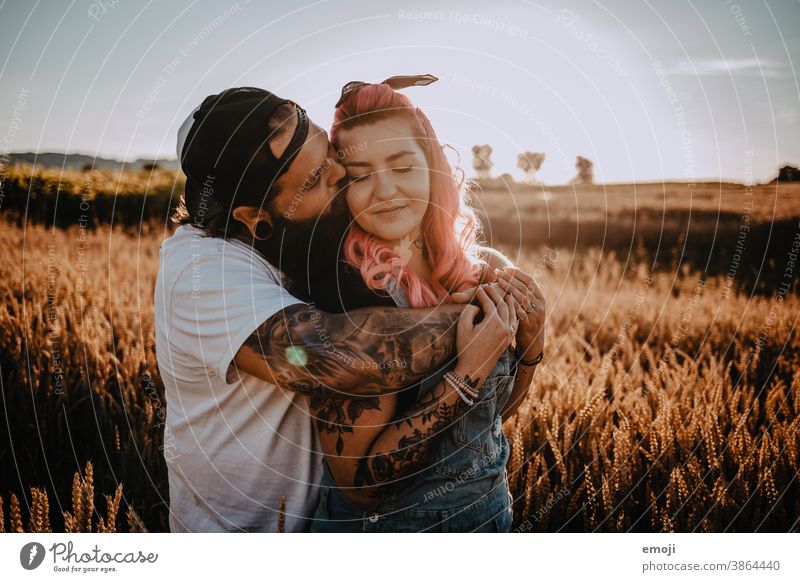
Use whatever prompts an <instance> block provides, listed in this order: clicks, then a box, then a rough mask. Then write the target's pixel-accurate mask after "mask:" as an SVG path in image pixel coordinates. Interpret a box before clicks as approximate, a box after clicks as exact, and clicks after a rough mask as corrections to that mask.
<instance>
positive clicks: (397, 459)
mask: <svg viewBox="0 0 800 582" xmlns="http://www.w3.org/2000/svg"><path fill="white" fill-rule="evenodd" d="M478 299H479V300H480V302H481V308H482V311H483V319H482V320H481V321H480V322H479V323H475V318H476V316H477V315H478V313H480V312H481V309H478V308H477V307H475V306H468V307H467V308H466V309H465V310H464V313H463V314H462V315H461V317H460V318H459V321H458V339H457V341H458V363H457V365H456V368H455V370H454V372H455V373H456V374H457V375H458V376H459V377H461V378H465V379H466V380H467V382H469V383H470V384H471V385H472V386H473V387H474V388H476V389H477V388H479V387H480V385H481V384H483V381H484V380H485V379H486V377H487V376H488V374H489V373H491V370H492V368H493V367H494V365H495V363H496V362H497V359H498V357H499V356H500V354H501V353H502V352H503V350H504V349H505V348H506V347H507V346H508V344H509V343H510V341H511V339H512V337H513V331H511V330H512V329H513V328H512V319H515V318H516V315H515V314H514V309H513V300H512V299H511V297H510V296H508V297H503V296H502V294H501V293H500V292H499V291H497V290H496V289H489V290H488V292H487V291H484V290H483V289H481V290H480V291H479V292H478ZM396 407H397V397H396V396H395V395H387V396H382V397H372V398H366V399H361V400H346V399H343V398H337V397H336V396H331V395H323V396H321V397H312V398H311V410H312V415H313V416H314V418H315V427H316V429H317V432H318V434H319V437H320V442H321V444H322V449H323V451H324V453H325V455H326V459H327V462H328V467H329V468H330V469H331V472H332V474H333V477H334V479H335V481H336V484H337V486H338V487H339V488H340V491H341V492H342V494H343V495H344V496H345V497H346V498H347V499H349V500H350V501H351V502H352V503H355V504H357V505H360V506H362V507H365V508H373V507H375V506H377V505H378V504H379V503H380V500H381V499H382V498H383V497H384V496H385V495H386V494H387V493H388V492H389V491H390V490H391V489H392V488H393V487H395V486H397V485H398V480H400V479H401V478H403V477H405V476H407V475H408V474H409V473H410V472H412V471H413V470H415V469H421V468H424V467H423V466H422V463H423V462H424V460H425V458H426V456H427V454H428V451H429V449H430V445H431V442H432V440H433V439H434V437H436V436H437V435H438V434H440V433H441V432H442V431H444V430H446V429H447V428H448V427H450V425H451V424H452V423H453V422H454V421H455V420H457V419H458V418H459V416H460V415H461V414H463V413H464V412H465V411H466V410H467V405H466V404H465V403H464V402H463V401H462V400H461V398H460V397H459V395H458V393H457V392H455V391H454V390H453V389H452V388H451V387H450V386H449V385H448V384H446V383H445V382H439V383H438V384H437V385H436V387H435V388H434V389H433V390H432V391H430V392H429V393H427V394H426V395H425V396H423V397H422V398H421V399H420V401H419V402H417V403H416V404H415V405H414V406H412V407H411V408H410V409H408V410H406V411H404V412H403V414H402V417H401V418H395V413H396ZM393 419H394V420H393Z"/></svg>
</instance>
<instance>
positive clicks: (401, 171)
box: [393, 166, 414, 174]
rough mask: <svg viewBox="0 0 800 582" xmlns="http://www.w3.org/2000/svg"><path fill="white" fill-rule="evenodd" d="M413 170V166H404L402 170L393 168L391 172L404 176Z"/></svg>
mask: <svg viewBox="0 0 800 582" xmlns="http://www.w3.org/2000/svg"><path fill="white" fill-rule="evenodd" d="M413 169H414V166H405V167H403V168H393V170H394V171H395V172H399V173H400V174H405V173H407V172H410V171H411V170H413Z"/></svg>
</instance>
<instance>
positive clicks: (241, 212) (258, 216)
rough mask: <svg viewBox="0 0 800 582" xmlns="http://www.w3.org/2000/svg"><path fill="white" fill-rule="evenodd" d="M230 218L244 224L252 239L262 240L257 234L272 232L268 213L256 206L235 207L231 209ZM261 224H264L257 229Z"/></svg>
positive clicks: (270, 218)
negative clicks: (266, 231)
mask: <svg viewBox="0 0 800 582" xmlns="http://www.w3.org/2000/svg"><path fill="white" fill-rule="evenodd" d="M231 216H233V218H234V220H238V221H239V222H241V223H242V224H244V225H245V226H246V227H247V230H249V231H250V234H251V235H252V236H253V238H257V239H261V238H264V237H263V236H259V234H262V235H263V233H264V231H265V230H269V231H271V230H272V217H271V216H270V215H269V212H267V211H266V210H265V209H263V208H259V207H258V206H237V207H236V208H234V209H233V213H232V214H231ZM262 222H265V223H266V224H262V225H261V226H260V227H259V223H262ZM267 225H269V226H268V227H267V229H265V228H264V227H265V226H267Z"/></svg>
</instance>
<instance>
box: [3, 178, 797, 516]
mask: <svg viewBox="0 0 800 582" xmlns="http://www.w3.org/2000/svg"><path fill="white" fill-rule="evenodd" d="M632 188H633V187H632V186H612V187H608V188H607V189H606V193H605V194H606V195H605V196H604V195H603V192H602V189H599V188H594V189H592V190H586V191H579V192H578V194H577V195H573V194H572V190H571V189H560V191H559V190H557V189H551V190H552V191H553V194H552V196H553V198H551V200H549V201H547V204H545V201H544V200H541V199H538V198H536V195H535V194H532V193H530V192H525V191H520V192H518V193H517V194H516V196H515V197H514V198H515V199H516V200H517V201H518V205H519V206H520V207H521V208H522V211H521V212H522V214H521V215H522V216H523V220H521V221H520V220H519V219H516V220H517V222H518V223H521V224H523V225H526V226H525V228H526V229H528V230H529V231H534V234H535V236H533V235H530V236H528V235H525V236H522V237H520V240H515V235H514V232H516V231H512V230H510V228H511V227H510V226H509V225H510V224H511V223H510V222H509V223H508V224H506V223H504V222H503V221H511V222H513V221H514V220H515V217H514V215H513V214H512V211H513V206H512V205H511V204H510V202H509V200H507V199H508V198H509V196H508V194H503V193H499V192H483V193H481V194H480V195H479V198H480V203H481V204H483V205H484V206H485V208H486V209H487V215H488V216H489V219H490V224H489V226H488V227H487V229H486V230H487V234H488V235H490V237H491V238H492V239H493V241H494V242H495V243H496V244H500V245H501V246H503V247H504V248H505V249H506V250H507V252H509V254H511V255H512V256H513V257H514V258H515V259H516V260H517V262H518V263H519V264H520V266H522V267H523V268H525V269H527V270H528V271H530V272H532V273H534V274H535V276H536V277H537V279H538V280H539V281H540V282H541V283H542V285H543V287H544V290H545V294H546V296H547V301H548V305H547V309H548V317H547V327H546V330H547V338H548V339H547V343H548V348H547V350H546V357H545V360H544V363H543V365H541V366H540V367H539V369H538V370H537V372H536V377H535V379H534V385H533V387H532V389H531V392H530V395H529V397H528V399H527V401H526V402H525V403H524V404H523V406H522V408H521V409H520V412H519V414H518V415H517V417H516V418H514V419H512V420H511V421H509V422H508V423H507V424H506V427H505V428H506V431H507V434H508V436H509V437H510V439H511V443H512V458H511V462H510V465H509V468H508V469H509V479H510V482H511V486H512V492H513V494H514V497H515V523H514V526H515V528H517V529H518V530H520V531H681V532H683V531H740V532H742V531H744V532H747V531H795V532H797V531H800V526H799V525H798V518H800V495H799V493H800V483H798V479H797V477H798V466H800V462H799V461H800V460H799V459H798V455H799V454H800V452H799V451H800V433H798V428H800V420H798V419H800V416H798V411H800V350H799V349H798V348H799V347H800V339H798V336H797V333H796V325H797V317H798V314H800V297H798V295H797V286H796V285H795V277H794V272H793V271H792V273H791V275H790V277H789V278H788V285H789V286H788V287H785V288H782V287H781V284H782V282H783V283H786V281H784V278H783V277H782V275H783V274H784V272H785V269H786V268H787V266H788V265H789V263H788V261H789V260H790V259H789V255H788V253H789V251H790V250H791V244H792V240H793V238H787V236H788V235H787V236H783V237H782V238H780V239H779V240H777V241H776V240H773V239H772V238H771V239H769V240H770V241H771V242H770V244H771V245H772V246H769V245H768V246H767V247H765V248H769V249H770V254H769V257H768V261H771V267H770V268H766V267H765V268H764V269H759V270H758V273H760V279H758V280H757V281H756V283H755V284H754V285H753V290H758V293H752V292H751V291H748V290H746V289H742V285H741V282H742V279H744V280H745V281H746V282H747V285H749V283H750V282H751V281H750V280H749V279H747V276H749V275H747V276H746V273H748V272H749V270H748V269H750V268H751V267H752V266H753V264H754V261H756V263H755V264H756V265H757V261H761V259H762V257H761V255H760V254H758V252H756V254H755V255H754V256H753V257H749V258H748V260H747V262H745V261H744V260H742V262H741V264H739V263H738V262H737V263H736V264H735V265H736V269H733V268H732V267H733V266H734V263H732V258H731V257H732V255H731V253H730V251H731V249H730V248H728V249H727V250H728V251H729V252H728V254H724V253H722V254H720V256H719V257H717V259H716V260H717V262H718V263H719V265H718V267H719V268H718V269H717V270H716V271H714V270H711V269H709V270H708V271H706V272H705V273H703V272H702V269H699V270H698V269H695V268H694V266H691V267H690V265H689V263H688V262H687V263H684V261H682V260H681V256H680V255H677V256H676V254H675V253H674V252H671V253H666V254H665V255H664V259H663V260H659V257H658V247H653V246H651V245H650V244H649V243H650V242H651V240H650V239H649V238H647V237H652V236H655V235H654V234H653V233H649V234H648V235H647V236H646V237H645V240H644V241H643V242H642V241H640V243H639V244H637V245H633V244H632V245H631V246H632V247H634V246H635V252H633V251H631V252H628V251H627V250H626V245H625V241H626V240H628V239H627V238H626V236H628V234H630V233H628V234H626V232H627V231H625V225H626V224H627V222H626V221H625V220H623V218H624V216H626V213H627V216H628V217H629V218H630V220H631V221H633V218H631V217H633V216H635V215H638V213H639V212H640V211H642V210H645V211H646V212H645V213H647V212H651V211H652V212H661V213H662V214H668V215H670V216H675V215H677V216H685V215H686V211H687V210H688V209H689V208H691V209H692V212H695V211H698V212H699V211H701V210H702V211H703V212H704V213H705V214H703V215H702V216H703V217H704V218H703V220H706V219H708V217H709V216H710V213H713V215H714V216H716V213H717V212H719V210H718V208H719V207H720V206H721V207H722V208H723V210H724V211H722V212H721V214H720V216H719V217H718V218H717V219H716V221H715V222H714V224H716V225H717V228H715V229H712V230H708V228H707V224H706V223H703V225H700V226H694V223H692V222H691V221H690V222H689V223H687V224H688V225H689V226H690V227H691V228H690V229H689V230H687V231H686V233H685V235H684V243H687V241H688V244H686V248H687V249H690V250H692V251H694V252H696V253H700V254H699V255H698V256H700V257H702V256H704V253H706V252H708V251H709V249H710V248H711V247H713V246H714V244H712V242H713V240H714V238H713V235H714V233H715V232H718V231H722V230H725V229H728V230H730V229H733V230H738V228H739V225H740V224H741V216H742V213H743V212H744V202H745V198H744V193H743V192H742V191H740V190H741V188H736V187H729V188H725V189H723V190H722V191H721V194H720V193H719V192H716V191H714V190H713V188H712V189H705V190H702V192H695V193H694V194H693V195H692V196H691V197H688V195H687V194H686V192H684V190H683V187H682V186H674V187H671V189H668V191H667V193H666V194H664V195H662V194H661V193H660V185H659V186H658V187H656V186H650V185H648V186H646V187H642V186H638V187H637V201H636V203H635V204H633V203H632V202H631V200H630V191H631V190H632ZM753 200H754V206H753V209H752V211H751V217H752V223H753V224H755V223H756V222H758V223H760V224H765V225H767V226H768V225H769V224H770V222H769V221H771V220H773V210H771V209H774V212H775V214H774V217H775V219H776V220H779V221H782V222H784V223H785V228H786V232H787V233H789V234H791V233H792V232H794V234H797V217H798V216H800V203H799V202H798V201H799V200H800V190H798V189H797V188H795V187H792V188H789V187H784V186H781V189H779V190H777V191H776V190H775V188H774V187H760V188H758V189H754V192H753ZM776 201H777V202H776ZM665 204H666V205H667V206H668V212H666V213H664V212H663V207H664V205H665ZM606 207H612V208H615V213H616V214H613V213H612V214H613V216H611V215H609V218H608V219H606V218H605V216H606V210H605V208H606ZM548 208H549V211H550V216H551V218H552V217H555V216H557V217H559V220H555V219H554V218H552V219H551V221H550V225H551V231H550V232H555V231H558V230H564V231H569V229H570V228H573V226H574V224H576V223H578V224H579V225H580V226H579V227H578V228H577V231H576V232H577V233H578V235H579V239H580V237H581V236H584V235H583V232H584V231H583V230H581V229H582V227H583V225H584V224H585V223H584V222H583V219H584V218H585V219H586V223H589V224H590V225H594V224H595V223H598V222H599V223H603V224H604V225H605V229H606V231H607V232H614V233H617V235H618V236H619V237H620V238H621V240H622V241H623V243H622V245H621V246H619V245H610V244H609V245H605V246H604V247H603V248H596V247H594V246H593V245H592V244H589V243H587V244H585V245H583V244H567V245H562V244H556V243H554V242H553V237H552V236H547V231H545V235H543V234H542V232H540V230H539V227H540V225H541V221H540V217H541V214H542V213H546V211H547V209H548ZM654 216H655V215H654ZM615 217H616V218H615ZM756 218H757V219H758V220H756ZM578 219H580V220H578ZM653 220H655V222H652V224H651V225H650V227H652V228H656V227H655V226H653V225H657V224H660V222H659V221H658V220H656V219H653ZM678 222H680V221H678ZM545 224H546V223H545ZM570 225H573V226H570ZM591 228H594V226H591ZM792 229H793V230H792ZM3 230H4V233H5V234H6V236H4V237H3V239H2V243H0V244H2V248H1V249H0V250H1V251H2V253H3V256H4V261H3V263H2V267H1V269H2V270H1V271H0V277H2V280H3V281H4V286H3V307H2V309H0V381H1V382H2V391H3V398H2V412H3V419H4V424H5V428H4V429H3V430H2V431H0V434H1V435H2V437H0V454H1V455H2V458H0V462H2V463H3V466H4V467H5V470H4V471H3V474H2V479H0V494H3V500H2V502H0V509H2V511H0V513H4V516H1V515H0V524H2V526H3V528H4V529H5V531H10V530H11V531H20V530H36V531H41V530H49V529H51V528H52V529H54V530H55V531H63V530H65V529H67V530H69V531H77V530H81V531H86V530H90V529H91V530H92V531H109V530H110V531H113V530H115V529H117V530H128V529H132V530H140V529H142V527H145V528H147V529H148V530H150V531H164V530H165V529H166V527H167V486H166V472H165V466H164V461H163V457H162V454H161V448H160V447H161V446H162V439H163V425H162V422H163V411H164V407H165V403H164V399H163V398H164V397H163V388H162V386H161V383H160V380H159V376H158V371H157V367H156V362H155V355H154V345H153V335H154V334H153V322H152V305H153V301H152V295H153V286H154V281H155V275H156V269H157V256H158V244H159V242H160V240H161V239H162V238H163V236H164V233H163V232H160V231H159V230H158V228H157V227H156V228H152V227H151V228H150V229H149V233H148V234H144V235H141V236H139V235H137V234H135V233H128V232H123V231H122V230H119V229H115V230H112V229H110V228H109V227H107V226H99V227H98V228H97V229H96V230H94V231H92V232H88V233H86V232H85V231H81V230H79V229H78V228H77V227H71V228H68V229H51V228H45V227H44V226H41V225H33V226H28V227H27V228H21V227H19V226H15V225H10V224H8V223H4V224H3ZM519 230H520V231H521V230H522V229H519ZM590 230H591V229H590ZM621 231H622V234H620V232H621ZM631 232H634V234H636V232H635V231H631ZM500 233H502V236H501V235H500ZM701 235H704V236H701ZM542 236H544V238H543V239H542V240H539V241H538V244H533V240H534V239H535V238H537V237H542ZM587 236H588V235H587ZM591 236H594V235H591ZM591 236H590V237H589V238H590V239H591ZM634 238H635V237H634ZM567 240H569V239H567ZM602 240H604V239H601V242H602ZM755 241H756V238H750V239H748V240H747V247H748V249H750V250H752V248H753V245H754V244H755ZM545 244H546V245H548V247H549V248H545V247H544V246H543V245H545ZM666 246H668V245H665V248H666ZM759 282H760V283H761V286H760V287H759V285H758V283H759ZM747 285H746V286H747ZM89 461H90V462H91V463H92V470H90V471H86V470H85V468H86V467H87V462H89ZM76 472H79V473H80V475H81V476H82V477H83V479H78V478H77V477H76ZM120 485H121V489H118V488H119V486H120ZM95 490H97V492H98V494H97V495H96V494H95ZM100 493H103V494H107V496H106V497H105V498H102V497H101V495H100ZM140 519H141V522H140ZM142 522H143V523H142Z"/></svg>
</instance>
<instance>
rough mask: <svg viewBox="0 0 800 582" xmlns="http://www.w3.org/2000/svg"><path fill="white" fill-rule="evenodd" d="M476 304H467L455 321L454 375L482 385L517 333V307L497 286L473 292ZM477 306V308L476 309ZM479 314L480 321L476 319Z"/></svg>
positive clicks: (494, 284) (491, 285)
mask: <svg viewBox="0 0 800 582" xmlns="http://www.w3.org/2000/svg"><path fill="white" fill-rule="evenodd" d="M474 298H475V300H476V301H477V303H478V305H467V306H466V308H465V309H464V311H463V312H462V313H461V316H460V317H459V319H458V327H457V330H456V348H457V350H458V364H457V365H456V369H455V373H456V374H458V375H459V376H461V377H462V378H463V377H465V376H467V375H468V376H469V377H470V378H471V379H472V380H476V381H477V383H479V384H480V383H483V381H484V380H486V378H487V377H488V376H489V374H490V373H491V371H492V369H493V368H494V366H495V364H496V363H497V360H498V359H499V358H500V355H501V354H502V353H503V351H504V350H505V349H506V348H508V346H509V345H510V344H511V341H512V340H513V339H514V336H515V334H516V332H517V325H518V324H517V314H516V311H517V309H516V308H517V305H516V303H515V301H514V298H513V296H512V295H510V294H508V295H504V294H503V292H502V291H501V290H500V286H499V283H489V284H485V285H481V286H480V287H478V288H477V289H476V290H475V292H474ZM479 306H480V307H479ZM479 315H482V319H481V320H480V321H479V322H477V321H476V319H477V318H478V316H479Z"/></svg>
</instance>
